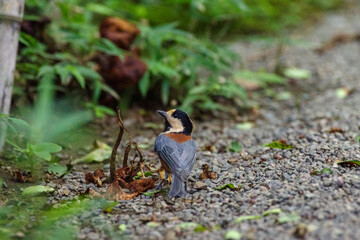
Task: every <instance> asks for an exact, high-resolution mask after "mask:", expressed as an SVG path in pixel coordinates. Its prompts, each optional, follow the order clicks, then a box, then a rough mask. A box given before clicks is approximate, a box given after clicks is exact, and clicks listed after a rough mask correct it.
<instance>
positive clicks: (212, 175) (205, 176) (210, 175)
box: [199, 164, 217, 180]
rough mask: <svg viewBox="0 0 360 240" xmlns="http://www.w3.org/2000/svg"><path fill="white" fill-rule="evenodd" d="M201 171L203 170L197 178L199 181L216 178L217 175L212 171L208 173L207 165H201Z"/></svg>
mask: <svg viewBox="0 0 360 240" xmlns="http://www.w3.org/2000/svg"><path fill="white" fill-rule="evenodd" d="M202 170H203V172H202V173H201V174H200V176H199V179H200V180H204V179H208V178H210V179H216V178H217V174H216V173H215V172H213V171H210V167H209V166H208V165H207V164H203V165H202Z"/></svg>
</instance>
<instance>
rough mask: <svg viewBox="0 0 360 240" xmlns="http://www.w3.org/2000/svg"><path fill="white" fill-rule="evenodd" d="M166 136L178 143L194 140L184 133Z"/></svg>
mask: <svg viewBox="0 0 360 240" xmlns="http://www.w3.org/2000/svg"><path fill="white" fill-rule="evenodd" d="M165 135H166V136H167V137H169V138H171V139H172V140H174V141H175V142H178V143H183V142H187V141H189V140H190V139H191V138H192V137H191V136H189V135H186V134H183V133H167V134H165Z"/></svg>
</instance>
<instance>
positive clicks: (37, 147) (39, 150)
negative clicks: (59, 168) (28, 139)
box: [30, 142, 62, 161]
mask: <svg viewBox="0 0 360 240" xmlns="http://www.w3.org/2000/svg"><path fill="white" fill-rule="evenodd" d="M30 146H31V151H32V152H33V153H34V154H35V155H36V156H38V157H39V158H42V159H45V160H48V161H50V159H51V154H50V153H56V152H60V151H61V149H62V148H61V147H60V146H59V145H57V144H55V143H45V142H42V143H37V144H34V145H32V144H30Z"/></svg>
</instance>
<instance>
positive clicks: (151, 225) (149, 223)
mask: <svg viewBox="0 0 360 240" xmlns="http://www.w3.org/2000/svg"><path fill="white" fill-rule="evenodd" d="M146 226H148V227H152V228H153V227H154V228H155V227H159V226H161V223H160V222H147V223H146Z"/></svg>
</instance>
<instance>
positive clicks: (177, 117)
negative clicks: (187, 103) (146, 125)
mask: <svg viewBox="0 0 360 240" xmlns="http://www.w3.org/2000/svg"><path fill="white" fill-rule="evenodd" d="M156 112H157V113H158V114H160V115H161V116H163V117H164V118H165V129H164V132H171V133H184V134H186V135H191V132H192V130H193V123H192V121H191V120H190V118H189V116H188V115H187V114H186V112H184V111H182V110H179V109H173V110H170V111H168V112H165V111H161V110H158V111H156Z"/></svg>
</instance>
